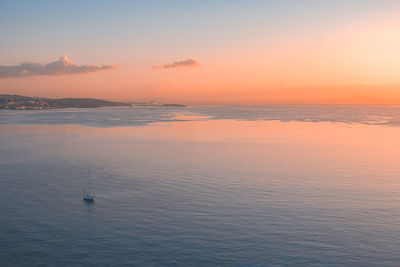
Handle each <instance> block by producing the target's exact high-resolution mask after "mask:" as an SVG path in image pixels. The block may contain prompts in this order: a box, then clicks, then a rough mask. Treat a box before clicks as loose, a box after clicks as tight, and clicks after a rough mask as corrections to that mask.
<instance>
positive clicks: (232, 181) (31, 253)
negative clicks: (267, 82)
mask: <svg viewBox="0 0 400 267" xmlns="http://www.w3.org/2000/svg"><path fill="white" fill-rule="evenodd" d="M88 166H90V167H91V173H92V182H93V187H94V191H95V192H96V195H97V197H96V201H95V203H86V202H84V201H83V200H82V194H81V192H82V189H83V188H85V187H86V184H87V178H88ZM0 265H1V266H15V265H17V266H20V265H24V266H25V265H27V266H54V265H58V266H59V265H68V266H81V265H89V266H112V265H117V266H118V265H136V266H142V265H146V266H157V265H191V266H198V265H199V266H205V265H226V266H243V265H245V266H266V265H269V266H271V265H286V266H291V265H306V266H344V265H347V266H399V265H400V106H190V107H185V108H177V107H168V108H167V107H164V108H162V107H138V108H134V109H127V108H112V109H66V110H43V111H8V110H3V111H0Z"/></svg>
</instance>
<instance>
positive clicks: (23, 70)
mask: <svg viewBox="0 0 400 267" xmlns="http://www.w3.org/2000/svg"><path fill="white" fill-rule="evenodd" d="M114 67H116V66H115V65H114V66H111V65H103V66H95V65H88V64H86V65H76V64H75V63H74V62H72V61H71V60H69V58H68V56H67V55H63V56H62V57H61V58H60V59H59V60H56V61H54V62H50V63H47V64H40V63H21V64H19V65H14V66H3V65H0V78H19V77H26V76H33V75H49V76H55V75H63V74H80V73H87V72H96V71H102V70H110V69H113V68H114Z"/></svg>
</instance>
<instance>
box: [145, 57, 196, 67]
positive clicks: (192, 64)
mask: <svg viewBox="0 0 400 267" xmlns="http://www.w3.org/2000/svg"><path fill="white" fill-rule="evenodd" d="M199 65H200V63H199V62H198V61H196V60H194V59H192V58H189V59H186V60H181V61H175V62H173V63H165V64H163V65H160V66H154V67H153V69H173V68H182V67H196V66H199Z"/></svg>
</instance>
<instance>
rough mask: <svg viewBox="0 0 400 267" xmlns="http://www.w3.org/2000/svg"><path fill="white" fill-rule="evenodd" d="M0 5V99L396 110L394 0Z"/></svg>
mask: <svg viewBox="0 0 400 267" xmlns="http://www.w3.org/2000/svg"><path fill="white" fill-rule="evenodd" d="M188 2H189V1H115V2H107V1H104V2H103V1H84V2H83V3H82V2H81V1H68V2H65V3H62V4H60V3H57V4H55V3H53V2H51V1H49V2H46V1H40V2H39V3H33V1H32V2H31V1H26V2H23V1H18V2H15V3H0V36H2V37H1V42H0V93H2V94H20V95H28V96H43V97H96V98H103V99H110V100H149V99H156V100H159V101H164V102H179V103H187V104H191V103H200V104H207V103H210V104H219V103H221V104H223V103H236V104H268V103H313V104H314V103H345V104H352V103H353V104H371V103H372V104H400V52H399V48H400V1H361V0H359V1H356V0H349V1H340V0H338V1H306V0H305V1H285V0H284V1H198V2H196V3H194V2H192V1H190V3H188Z"/></svg>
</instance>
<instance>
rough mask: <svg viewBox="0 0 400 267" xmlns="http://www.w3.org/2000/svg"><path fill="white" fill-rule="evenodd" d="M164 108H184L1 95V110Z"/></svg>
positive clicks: (154, 103) (80, 99) (136, 103)
mask: <svg viewBox="0 0 400 267" xmlns="http://www.w3.org/2000/svg"><path fill="white" fill-rule="evenodd" d="M121 106H126V107H134V106H163V107H170V106H172V107H184V106H185V105H182V104H171V103H166V104H163V103H158V102H153V101H150V102H113V101H107V100H102V99H94V98H58V99H54V98H45V97H29V96H21V95H5V94H3V95H0V109H13V110H38V109H62V108H100V107H121Z"/></svg>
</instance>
